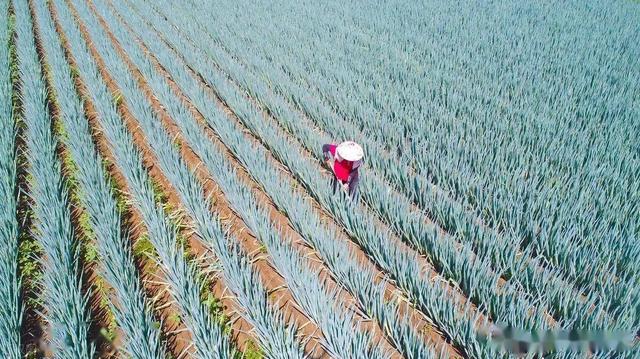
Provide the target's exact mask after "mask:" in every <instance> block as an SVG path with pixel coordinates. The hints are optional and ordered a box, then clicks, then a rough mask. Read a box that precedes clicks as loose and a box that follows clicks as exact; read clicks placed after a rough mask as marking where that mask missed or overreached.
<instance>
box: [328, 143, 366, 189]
mask: <svg viewBox="0 0 640 359" xmlns="http://www.w3.org/2000/svg"><path fill="white" fill-rule="evenodd" d="M322 153H323V154H324V160H325V161H326V162H327V164H328V165H329V166H330V167H331V168H333V174H334V176H333V179H332V184H333V193H336V191H337V190H338V186H339V185H340V186H342V188H343V189H344V190H345V191H346V192H347V193H348V194H349V196H350V197H351V198H352V199H356V198H357V196H358V183H359V182H360V175H359V173H358V171H359V169H360V167H361V166H362V157H364V151H363V150H362V147H360V145H358V144H357V143H355V142H353V141H345V142H342V143H341V144H339V145H336V144H335V143H329V144H326V145H323V146H322ZM331 162H333V165H332V163H331ZM338 182H339V183H340V184H338Z"/></svg>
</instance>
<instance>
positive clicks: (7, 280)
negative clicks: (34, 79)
mask: <svg viewBox="0 0 640 359" xmlns="http://www.w3.org/2000/svg"><path fill="white" fill-rule="evenodd" d="M10 38H11V33H10V32H9V1H8V0H2V1H0V198H2V201H3V204H2V206H0V207H1V208H0V282H1V283H3V284H2V285H1V286H0V356H2V357H5V358H11V357H14V358H17V357H19V356H20V350H21V342H20V326H21V324H22V303H21V298H20V279H19V276H18V217H17V213H18V211H17V199H18V196H17V183H16V178H17V177H16V175H17V169H16V163H17V158H16V126H15V123H14V114H13V100H12V97H11V94H12V93H13V91H12V82H11V73H10V68H11V67H10V66H11V65H10V64H11V58H10V52H9V40H10Z"/></svg>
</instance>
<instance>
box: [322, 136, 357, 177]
mask: <svg viewBox="0 0 640 359" xmlns="http://www.w3.org/2000/svg"><path fill="white" fill-rule="evenodd" d="M336 148H338V146H337V145H330V146H329V151H330V152H331V155H332V156H333V158H334V159H335V160H334V161H333V173H335V175H336V178H338V179H339V180H340V181H342V182H347V181H348V180H349V174H350V173H351V171H353V170H354V169H356V168H358V167H359V166H360V163H361V161H347V160H344V159H343V160H341V161H338V159H336Z"/></svg>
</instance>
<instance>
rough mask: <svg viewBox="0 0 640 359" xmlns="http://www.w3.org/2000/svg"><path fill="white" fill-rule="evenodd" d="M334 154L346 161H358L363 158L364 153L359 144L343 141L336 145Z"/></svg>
mask: <svg viewBox="0 0 640 359" xmlns="http://www.w3.org/2000/svg"><path fill="white" fill-rule="evenodd" d="M336 152H337V153H338V155H339V156H340V157H341V158H344V159H345V160H347V161H358V160H360V159H362V157H364V151H363V150H362V147H360V145H359V144H357V143H355V142H353V141H345V142H342V143H341V144H339V145H338V148H336Z"/></svg>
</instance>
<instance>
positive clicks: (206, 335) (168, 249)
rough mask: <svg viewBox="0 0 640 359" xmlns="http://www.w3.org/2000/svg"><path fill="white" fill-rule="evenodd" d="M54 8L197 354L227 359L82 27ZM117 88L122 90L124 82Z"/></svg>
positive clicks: (227, 348)
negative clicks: (82, 32) (89, 47)
mask: <svg viewBox="0 0 640 359" xmlns="http://www.w3.org/2000/svg"><path fill="white" fill-rule="evenodd" d="M54 4H55V9H56V14H57V15H58V18H59V24H60V26H61V28H62V29H63V31H64V36H65V38H66V39H67V41H68V46H69V47H70V50H71V53H72V54H73V55H72V56H73V59H74V60H75V63H76V65H77V69H78V73H79V74H80V77H81V78H82V80H83V82H84V84H85V85H86V87H87V90H88V96H89V98H90V99H91V101H92V102H93V104H94V106H95V108H96V112H97V117H98V121H99V123H100V126H101V128H102V133H103V134H104V136H105V137H106V138H107V139H108V141H109V143H110V145H111V151H112V152H113V154H114V157H115V159H116V165H117V166H118V168H119V169H120V171H122V173H123V175H124V177H125V178H126V181H127V185H128V187H129V190H130V193H131V197H132V199H133V201H134V205H135V208H136V210H137V211H139V212H140V214H141V217H142V218H143V221H144V225H145V227H146V229H147V232H148V234H149V240H150V241H151V243H152V244H153V246H154V248H155V250H156V252H157V254H158V257H159V262H160V263H159V264H160V266H161V268H162V270H163V272H164V274H165V276H166V281H167V282H168V284H169V288H170V292H171V294H172V296H173V297H174V299H175V302H176V303H177V306H178V308H179V309H180V311H181V313H180V314H181V317H182V318H183V320H184V322H185V325H186V327H187V328H188V329H189V330H190V333H191V336H192V340H193V347H194V348H195V351H196V354H197V355H198V356H199V357H202V358H217V357H225V356H226V357H231V355H232V346H231V343H230V341H229V339H228V338H227V337H226V336H225V335H223V333H222V328H221V326H220V324H219V323H217V322H216V321H215V320H214V318H212V316H211V313H210V312H209V309H208V308H207V307H206V306H205V305H204V304H203V303H202V302H201V301H200V298H201V288H200V282H199V280H198V277H197V273H196V271H195V268H194V267H193V266H191V265H190V264H189V263H187V261H186V259H185V256H184V253H183V249H182V248H178V247H177V243H178V241H177V233H176V228H175V227H174V226H173V225H172V224H171V223H170V222H169V219H168V218H167V217H166V216H165V213H164V210H163V208H161V207H160V206H159V204H157V203H156V202H155V198H154V192H153V187H152V184H151V182H150V179H149V175H148V173H147V172H146V170H145V169H144V167H143V165H142V162H141V158H140V153H139V151H138V149H137V148H136V147H135V145H134V143H133V139H132V138H131V135H130V133H128V132H127V130H126V129H125V127H124V125H123V123H122V120H121V119H120V116H119V114H118V112H117V109H116V104H115V103H114V101H113V96H112V94H111V93H110V92H109V90H108V88H107V86H106V84H105V83H104V80H103V79H102V78H101V75H100V72H99V69H98V66H97V65H96V63H95V60H94V59H93V58H92V57H91V55H90V53H89V49H88V48H87V45H86V43H85V41H84V39H83V38H82V36H81V33H80V28H79V27H78V26H77V25H76V24H75V22H74V19H73V15H72V14H71V12H70V10H69V8H68V7H67V4H65V2H64V1H55V2H54ZM120 85H121V86H126V85H127V83H121V84H120ZM129 85H135V83H129Z"/></svg>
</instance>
